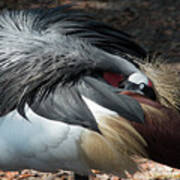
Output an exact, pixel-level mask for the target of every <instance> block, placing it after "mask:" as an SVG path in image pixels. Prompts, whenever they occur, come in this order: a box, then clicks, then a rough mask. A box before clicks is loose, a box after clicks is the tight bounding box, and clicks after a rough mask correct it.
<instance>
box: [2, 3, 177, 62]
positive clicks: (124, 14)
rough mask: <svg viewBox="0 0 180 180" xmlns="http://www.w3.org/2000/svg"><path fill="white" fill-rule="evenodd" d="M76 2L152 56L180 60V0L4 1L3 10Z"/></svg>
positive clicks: (171, 60) (172, 60) (79, 6)
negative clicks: (132, 37) (158, 55)
mask: <svg viewBox="0 0 180 180" xmlns="http://www.w3.org/2000/svg"><path fill="white" fill-rule="evenodd" d="M66 3H75V4H77V7H78V8H83V9H84V10H85V11H87V12H89V13H91V14H92V13H93V14H94V15H95V17H96V18H97V19H99V20H100V21H104V22H106V23H108V24H109V25H112V26H114V27H116V28H118V29H121V30H123V31H125V32H128V33H130V34H131V35H133V36H134V37H135V39H136V40H137V42H139V43H140V44H141V45H142V46H143V47H144V48H145V49H146V50H147V51H148V52H149V53H151V54H152V53H154V52H156V53H157V54H160V55H163V56H164V57H166V58H167V59H168V60H169V61H170V62H174V61H175V62H177V61H180V0H1V1H0V8H1V9H3V8H8V9H24V8H36V7H56V6H58V5H61V4H66Z"/></svg>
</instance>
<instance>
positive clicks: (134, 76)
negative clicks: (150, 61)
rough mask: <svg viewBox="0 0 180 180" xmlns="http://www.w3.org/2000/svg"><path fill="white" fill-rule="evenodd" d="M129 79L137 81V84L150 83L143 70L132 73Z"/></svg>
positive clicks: (133, 81)
mask: <svg viewBox="0 0 180 180" xmlns="http://www.w3.org/2000/svg"><path fill="white" fill-rule="evenodd" d="M128 81H130V82H132V83H135V84H141V83H144V84H146V85H148V83H149V79H148V78H147V76H146V75H145V74H143V73H141V72H136V73H133V74H131V75H130V76H129V78H128Z"/></svg>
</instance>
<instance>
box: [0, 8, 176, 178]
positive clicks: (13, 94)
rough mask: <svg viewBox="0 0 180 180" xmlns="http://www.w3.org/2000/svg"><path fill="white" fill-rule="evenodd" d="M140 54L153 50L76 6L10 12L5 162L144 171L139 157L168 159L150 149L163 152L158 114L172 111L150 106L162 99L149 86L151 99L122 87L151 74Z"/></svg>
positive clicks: (2, 27) (3, 26)
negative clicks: (141, 62)
mask: <svg viewBox="0 0 180 180" xmlns="http://www.w3.org/2000/svg"><path fill="white" fill-rule="evenodd" d="M134 56H136V57H140V58H144V57H145V56H146V53H145V51H144V50H143V49H142V48H141V47H140V46H138V45H137V44H136V43H135V42H134V41H133V40H132V38H131V37H130V36H129V35H127V34H125V33H123V32H121V31H118V30H114V29H113V28H111V27H109V26H107V25H105V24H103V23H99V22H96V21H95V20H93V19H92V18H91V17H89V16H88V15H86V14H84V13H81V12H79V11H76V10H72V9H71V6H70V5H66V6H62V7H58V8H54V9H32V10H21V11H3V12H2V13H1V15H0V169H3V170H21V169H24V168H28V169H30V168H32V169H37V170H41V171H56V170H58V169H60V168H61V169H65V170H71V171H75V172H76V173H78V174H83V175H88V174H91V173H92V169H95V170H100V171H102V172H104V173H110V174H116V175H118V176H121V177H123V176H125V171H126V170H127V171H129V172H131V173H133V172H135V171H137V170H138V164H137V163H136V162H135V159H136V158H137V157H138V156H142V157H148V156H149V157H152V158H153V159H155V160H159V161H162V159H161V158H160V159H158V158H157V159H156V158H155V156H153V155H154V154H151V153H150V152H149V150H152V152H155V153H156V154H158V152H157V150H158V148H156V147H159V146H156V143H154V139H153V138H154V134H155V131H156V130H157V132H159V133H162V134H163V132H162V131H161V130H160V131H158V128H159V127H161V124H160V125H159V126H157V125H156V118H157V119H158V118H159V119H160V120H159V121H157V122H162V119H164V117H163V116H164V115H163V113H164V111H166V110H167V112H168V111H169V110H168V109H166V108H165V109H164V107H162V106H161V105H157V107H158V106H160V107H162V108H158V109H156V108H154V107H155V106H151V105H150V104H153V103H154V102H155V99H153V101H152V100H149V101H148V100H147V99H148V98H145V95H146V94H145V93H144V94H143V93H140V94H143V95H144V101H145V102H147V101H148V102H151V103H150V104H144V101H143V102H142V101H141V100H142V98H141V100H139V98H136V97H135V96H132V95H131V94H128V93H127V94H126V93H125V92H126V91H127V90H128V89H123V88H119V87H118V84H119V83H121V81H122V79H123V78H125V79H126V78H127V77H129V76H130V75H134V74H138V76H136V77H139V74H141V76H140V77H146V75H145V73H142V72H141V70H140V69H139V67H138V65H137V64H136V63H134V61H133V59H134ZM112 77H113V81H112ZM114 78H115V79H114ZM132 79H133V78H132V76H131V78H129V80H130V81H132V82H131V83H136V80H134V79H133V80H132ZM135 79H136V78H135ZM140 79H141V78H140ZM145 79H146V80H147V82H145V85H146V87H147V86H148V83H149V81H148V80H149V79H148V78H145ZM142 82H143V83H144V78H142ZM140 83H141V80H139V79H138V82H137V85H138V86H135V87H139V84H140ZM146 83H147V84H146ZM155 87H156V85H155ZM148 88H149V87H148ZM150 88H153V87H150ZM134 90H135V89H133V90H132V89H130V90H129V91H128V92H136V91H134ZM140 90H141V89H140ZM147 92H149V91H147ZM151 92H152V89H151ZM138 93H139V89H138ZM136 94H137V92H136ZM153 97H154V94H153ZM150 98H151V96H150ZM156 101H157V100H156ZM172 113H173V112H172ZM150 114H152V117H153V118H152V117H151V115H150ZM153 115H154V116H153ZM168 115H169V114H168ZM156 116H157V117H156ZM177 116H178V114H177ZM167 118H168V120H170V116H167ZM168 120H167V121H166V123H167V122H168ZM148 123H150V125H149V124H148ZM164 124H165V123H164ZM162 127H164V126H162ZM148 132H149V133H150V134H147V133H148ZM152 132H153V133H154V134H153V133H152ZM167 135H168V133H167ZM158 137H161V135H158V136H157V141H160V139H158ZM151 138H152V139H151ZM155 138H156V137H155ZM162 138H164V136H162ZM164 139H166V138H164ZM161 145H162V144H161ZM149 146H152V148H150V147H149ZM162 147H163V145H162ZM162 147H161V148H162ZM163 162H165V161H163ZM172 164H173V163H172Z"/></svg>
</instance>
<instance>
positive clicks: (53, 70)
mask: <svg viewBox="0 0 180 180" xmlns="http://www.w3.org/2000/svg"><path fill="white" fill-rule="evenodd" d="M107 46H108V48H107ZM117 54H118V56H116V55H117ZM126 54H129V55H136V56H141V57H144V56H145V51H144V50H143V49H142V48H140V47H139V46H138V45H137V44H136V43H134V42H133V41H132V40H131V38H130V36H129V35H126V34H125V33H122V32H120V31H118V30H114V29H112V28H110V27H109V26H107V25H105V24H103V23H98V22H96V21H95V20H93V19H92V18H91V17H90V16H88V15H87V14H84V13H82V12H79V11H76V10H71V6H70V5H66V6H62V7H58V8H54V9H49V10H47V9H32V10H21V11H3V12H2V13H1V15H0V102H1V103H0V114H1V116H3V115H5V114H7V113H8V112H10V111H11V110H13V109H15V108H17V109H18V111H19V112H20V113H21V114H22V115H23V116H24V117H25V112H24V104H25V103H26V102H28V103H29V104H30V105H32V108H33V106H37V103H38V104H40V102H41V100H42V99H43V98H46V97H48V96H49V94H50V93H51V92H57V91H55V90H56V88H57V87H58V88H61V89H62V90H61V91H63V90H64V91H66V90H65V89H67V88H71V87H73V86H74V85H75V84H77V82H78V81H79V80H80V79H81V77H83V76H91V77H95V78H97V77H98V78H99V79H101V78H100V74H101V72H104V71H110V72H118V73H122V74H123V73H124V74H125V75H128V74H130V73H132V72H134V71H138V69H137V68H136V66H135V65H133V63H129V62H128V61H127V60H125V59H123V58H121V57H120V55H124V56H126ZM123 71H124V72H123ZM100 81H103V80H102V79H101V80H100ZM78 91H79V90H77V91H74V92H73V93H76V92H77V93H76V94H75V95H73V96H72V98H75V97H77V99H76V101H77V102H78V101H79V102H81V103H82V105H81V106H82V107H83V106H84V110H83V109H82V110H81V113H82V112H83V111H84V112H86V113H84V112H83V113H82V114H89V115H87V117H88V118H87V119H91V120H89V122H91V123H90V124H91V125H89V124H87V123H86V122H82V121H84V120H82V119H83V118H81V117H80V116H81V115H80V116H79V115H77V113H76V111H77V108H75V110H72V109H73V108H74V107H75V104H74V107H71V108H70V107H69V105H65V106H64V107H66V108H67V107H69V108H70V109H71V110H72V111H70V112H71V113H72V114H71V115H70V116H71V117H72V116H73V118H74V119H75V122H70V120H67V119H69V117H65V118H63V115H62V117H61V118H60V119H61V120H62V121H63V119H64V121H66V122H67V121H69V123H75V124H76V123H77V124H78V121H80V124H82V125H84V126H87V127H89V128H93V129H97V127H96V125H95V124H94V120H93V116H92V114H91V113H90V112H89V110H88V108H87V107H86V106H85V103H84V102H83V101H82V99H81V98H80V96H79V95H78V93H79V92H78ZM62 94H64V93H62ZM62 94H59V95H62ZM67 96H68V94H67ZM78 98H79V99H78ZM62 101H63V103H65V104H66V102H65V99H63V100H62ZM63 103H62V104H63ZM109 103H110V104H113V102H109ZM34 104H36V105H34ZM102 105H103V104H102ZM41 106H42V104H41ZM108 107H110V105H108ZM118 108H119V107H118ZM124 108H125V107H124ZM138 108H139V106H138ZM35 109H36V108H35ZM40 109H41V108H40ZM45 110H46V109H45ZM45 110H44V111H43V112H41V113H40V111H41V110H39V111H37V113H39V114H41V115H43V113H44V114H46V113H45ZM62 110H64V108H62ZM122 111H123V109H122ZM62 112H63V111H62ZM79 114H80V113H79ZM66 115H68V114H66ZM50 116H51V115H50ZM140 116H141V115H140ZM51 117H52V116H51ZM73 118H70V119H73ZM52 119H53V118H52ZM139 119H141V120H140V122H141V121H142V118H141V117H140V118H139V117H137V121H139ZM91 126H92V127H91Z"/></svg>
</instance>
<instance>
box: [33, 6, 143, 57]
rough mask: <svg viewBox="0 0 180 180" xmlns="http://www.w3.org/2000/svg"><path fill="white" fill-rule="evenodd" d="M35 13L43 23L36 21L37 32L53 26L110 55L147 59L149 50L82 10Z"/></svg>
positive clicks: (64, 8) (52, 10)
mask: <svg viewBox="0 0 180 180" xmlns="http://www.w3.org/2000/svg"><path fill="white" fill-rule="evenodd" d="M34 11H35V10H34ZM34 13H39V20H40V22H39V20H37V23H36V22H35V24H34V27H35V28H37V29H46V28H47V27H48V26H52V25H53V26H54V29H56V31H59V32H60V33H62V34H65V35H69V36H73V37H77V38H81V39H84V40H85V41H87V42H88V43H90V44H91V45H94V46H96V47H98V48H100V49H103V50H105V51H107V52H109V53H112V54H116V55H123V54H129V55H132V56H137V57H141V58H142V57H143V58H144V57H146V51H145V50H144V49H143V48H142V47H140V46H139V45H138V44H137V43H135V42H134V40H133V38H132V36H130V35H129V34H127V33H124V32H122V31H120V30H117V29H114V28H112V27H111V26H109V25H107V24H105V23H103V22H98V21H96V20H95V19H94V18H93V17H92V16H90V15H89V14H87V13H85V12H83V11H82V10H79V9H78V10H75V9H72V5H64V6H61V7H57V8H54V9H50V10H39V12H38V11H36V12H34ZM41 20H42V21H41Z"/></svg>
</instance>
